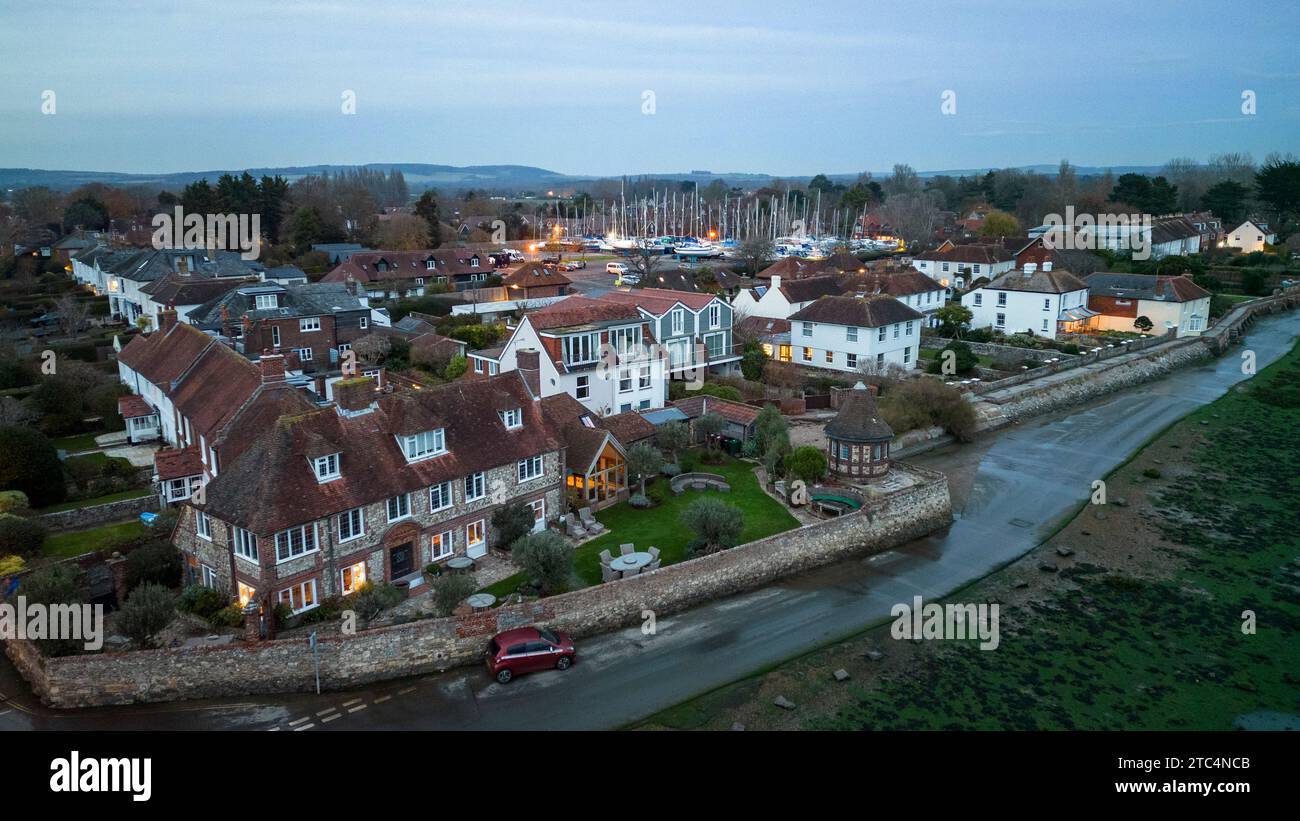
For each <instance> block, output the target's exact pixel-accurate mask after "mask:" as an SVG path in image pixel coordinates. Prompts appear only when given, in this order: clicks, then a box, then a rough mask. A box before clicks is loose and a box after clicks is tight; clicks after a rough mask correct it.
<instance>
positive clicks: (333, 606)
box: [298, 593, 400, 624]
mask: <svg viewBox="0 0 1300 821" xmlns="http://www.w3.org/2000/svg"><path fill="white" fill-rule="evenodd" d="M399 595H400V593H399ZM343 609H344V608H343V599H341V598H339V597H338V596H330V597H329V598H328V599H324V600H323V601H321V603H320V604H319V605H317V606H316V607H313V608H312V609H311V610H308V611H307V612H306V613H303V614H302V617H301V618H300V619H299V620H298V623H299V624H319V623H321V622H323V621H335V620H336V619H338V618H339V616H341V615H343Z"/></svg>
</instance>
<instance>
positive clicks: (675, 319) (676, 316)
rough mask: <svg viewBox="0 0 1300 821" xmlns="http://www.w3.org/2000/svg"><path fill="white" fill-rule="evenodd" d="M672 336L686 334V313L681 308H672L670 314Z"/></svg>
mask: <svg viewBox="0 0 1300 821" xmlns="http://www.w3.org/2000/svg"><path fill="white" fill-rule="evenodd" d="M672 326H673V330H672V335H673V336H677V335H678V334H682V333H685V332H686V311H684V310H682V309H681V308H674V309H673V312H672Z"/></svg>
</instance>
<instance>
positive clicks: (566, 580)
mask: <svg viewBox="0 0 1300 821" xmlns="http://www.w3.org/2000/svg"><path fill="white" fill-rule="evenodd" d="M514 559H515V564H517V565H519V566H520V567H522V568H523V569H524V571H525V572H526V573H528V574H529V575H530V576H531V577H532V578H534V579H537V581H538V582H539V583H540V584H541V588H542V593H543V594H544V595H550V594H552V593H562V592H563V591H564V590H566V589H567V588H568V587H569V584H570V582H571V581H572V579H573V548H572V547H570V546H569V543H568V542H566V541H564V539H562V538H561V537H560V536H559V534H557V533H554V532H552V531H549V530H544V531H542V532H541V533H533V534H531V535H529V536H525V537H524V538H522V539H520V540H519V541H518V542H516V543H515V549H514Z"/></svg>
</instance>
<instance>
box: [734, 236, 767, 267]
mask: <svg viewBox="0 0 1300 821" xmlns="http://www.w3.org/2000/svg"><path fill="white" fill-rule="evenodd" d="M736 254H737V256H738V257H739V258H740V259H741V260H743V261H744V263H745V270H746V271H747V272H748V273H749V275H750V276H753V275H754V274H757V273H758V272H759V271H761V270H763V269H764V268H766V267H767V264H768V263H769V262H771V260H772V257H774V256H776V246H775V245H773V244H772V240H770V239H768V238H767V237H760V236H757V235H755V236H751V237H749V238H748V239H746V240H744V241H743V242H741V243H740V247H739V248H737V249H736Z"/></svg>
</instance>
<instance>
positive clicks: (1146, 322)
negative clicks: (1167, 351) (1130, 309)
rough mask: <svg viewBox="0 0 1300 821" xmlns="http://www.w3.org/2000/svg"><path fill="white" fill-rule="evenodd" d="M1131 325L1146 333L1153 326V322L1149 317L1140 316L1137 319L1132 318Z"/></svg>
mask: <svg viewBox="0 0 1300 821" xmlns="http://www.w3.org/2000/svg"><path fill="white" fill-rule="evenodd" d="M1133 327H1134V328H1137V329H1138V330H1139V331H1141V332H1142V333H1148V332H1149V331H1150V330H1151V329H1152V328H1154V327H1155V323H1154V322H1152V321H1151V319H1150V318H1149V317H1146V316H1140V317H1138V318H1137V319H1135V320H1133Z"/></svg>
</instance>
